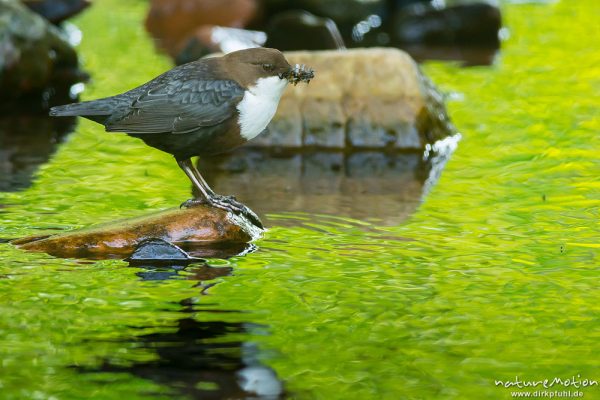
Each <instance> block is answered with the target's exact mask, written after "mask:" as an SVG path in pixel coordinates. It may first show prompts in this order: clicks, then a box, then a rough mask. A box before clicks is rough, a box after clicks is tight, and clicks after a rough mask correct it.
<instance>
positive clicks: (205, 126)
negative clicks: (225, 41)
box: [50, 47, 314, 227]
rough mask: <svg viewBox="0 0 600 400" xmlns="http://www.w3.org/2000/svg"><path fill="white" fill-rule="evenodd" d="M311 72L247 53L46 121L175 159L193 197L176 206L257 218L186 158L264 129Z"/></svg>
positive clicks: (174, 72)
mask: <svg viewBox="0 0 600 400" xmlns="http://www.w3.org/2000/svg"><path fill="white" fill-rule="evenodd" d="M313 77H314V71H313V70H312V69H310V68H308V67H306V66H304V65H297V64H296V65H294V66H292V65H290V63H289V62H288V61H287V60H286V58H285V56H284V55H283V53H281V52H280V51H279V50H277V49H270V48H262V47H259V48H250V49H244V50H238V51H234V52H231V53H228V54H225V55H222V56H217V57H210V58H202V59H199V60H196V61H192V62H190V63H187V64H183V65H180V66H178V67H175V68H173V69H171V70H169V71H167V72H165V73H163V74H161V75H159V76H158V77H156V78H154V79H152V80H150V81H148V82H147V83H144V84H143V85H141V86H138V87H136V88H134V89H131V90H129V91H127V92H124V93H121V94H118V95H115V96H111V97H106V98H101V99H97V100H91V101H84V102H80V103H73V104H67V105H62V106H56V107H52V108H51V109H50V115H51V116H57V117H63V116H64V117H66V116H71V117H72V116H81V117H84V118H87V119H90V120H92V121H95V122H97V123H100V124H102V125H104V127H105V130H106V131H107V132H123V133H126V134H128V135H129V136H132V137H135V138H139V139H141V140H143V141H144V142H145V143H146V144H147V145H149V146H151V147H154V148H156V149H159V150H162V151H163V152H166V153H169V154H171V155H173V156H174V157H175V160H176V161H177V164H178V165H179V167H180V168H181V169H182V171H183V172H184V173H185V174H186V175H187V177H188V178H189V179H190V181H191V182H192V184H193V186H195V187H196V188H197V189H198V190H197V191H198V194H199V195H198V197H196V198H194V199H190V200H188V201H186V202H184V203H182V205H181V206H182V207H193V206H196V205H198V204H207V205H211V206H213V207H217V208H221V209H224V210H227V211H232V212H234V213H236V214H243V215H245V216H246V217H248V218H249V219H250V221H251V222H253V223H254V224H255V225H257V226H260V227H263V225H262V222H261V221H260V219H259V218H258V217H257V216H256V214H254V212H252V211H251V210H250V209H249V208H248V207H246V206H245V205H243V204H241V203H240V202H238V201H237V200H236V199H235V197H233V196H223V195H218V194H216V193H215V192H214V191H213V190H212V189H211V188H210V187H209V185H208V184H207V183H206V181H205V180H204V178H203V177H202V175H201V174H200V172H199V171H198V170H197V169H196V168H195V166H194V164H193V163H192V160H191V159H192V157H195V156H203V155H214V154H220V153H225V152H228V151H230V150H233V149H235V148H236V147H238V146H240V145H242V144H244V143H246V142H247V141H249V140H251V139H253V138H254V137H256V136H258V135H259V134H260V133H261V132H263V131H264V130H265V128H266V127H267V125H268V123H269V122H270V121H271V119H272V118H273V116H274V115H275V112H276V110H277V106H278V104H279V100H280V99H281V96H282V94H283V91H284V89H285V88H286V86H287V85H288V84H289V83H292V84H294V85H296V84H297V83H299V82H302V81H304V82H306V83H308V82H310V80H311V79H312V78H313Z"/></svg>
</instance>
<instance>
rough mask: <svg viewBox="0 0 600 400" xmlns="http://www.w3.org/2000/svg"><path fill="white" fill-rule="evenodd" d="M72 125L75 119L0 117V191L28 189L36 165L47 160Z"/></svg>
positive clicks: (73, 126)
mask: <svg viewBox="0 0 600 400" xmlns="http://www.w3.org/2000/svg"><path fill="white" fill-rule="evenodd" d="M75 125H76V120H75V118H63V119H57V118H50V117H47V116H43V115H16V116H8V115H5V116H0V191H2V192H12V191H17V190H23V189H26V188H28V187H29V186H31V183H32V179H33V175H34V174H35V172H36V171H37V169H38V168H39V166H40V165H42V164H44V163H46V162H47V161H48V160H49V159H50V157H51V156H52V154H53V153H54V152H55V151H56V149H57V147H58V146H59V145H60V143H62V142H63V141H64V139H65V138H66V136H67V135H68V134H69V133H71V132H72V131H73V130H74V129H75Z"/></svg>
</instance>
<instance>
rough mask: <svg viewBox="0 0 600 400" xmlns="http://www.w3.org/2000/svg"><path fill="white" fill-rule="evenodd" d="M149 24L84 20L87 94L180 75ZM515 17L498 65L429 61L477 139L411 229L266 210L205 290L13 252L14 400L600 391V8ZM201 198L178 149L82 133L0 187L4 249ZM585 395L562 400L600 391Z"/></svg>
mask: <svg viewBox="0 0 600 400" xmlns="http://www.w3.org/2000/svg"><path fill="white" fill-rule="evenodd" d="M145 11H146V3H145V2H140V1H135V2H134V1H132V2H126V3H125V2H118V1H116V0H110V1H109V0H105V1H98V2H96V3H95V4H94V5H93V7H92V8H91V9H90V10H89V11H88V12H87V13H85V14H84V15H82V16H81V17H79V18H78V19H77V20H76V21H75V22H76V24H77V25H78V26H79V27H80V28H81V29H82V30H83V34H84V40H83V42H82V45H81V47H80V53H81V54H82V57H83V60H84V63H85V67H86V69H87V70H88V71H90V72H91V75H92V76H93V81H92V82H91V83H90V84H89V85H88V87H87V89H86V92H85V94H84V96H85V98H86V99H91V98H97V97H102V96H107V95H111V94H114V93H118V92H121V91H124V90H126V89H129V88H131V87H133V86H135V85H138V84H140V83H143V82H145V81H147V80H148V79H150V78H152V77H154V76H155V75H157V74H159V73H161V72H162V71H164V70H166V69H168V68H170V66H171V65H170V63H169V61H168V60H167V59H166V58H165V57H163V56H161V55H158V54H157V53H156V52H155V51H154V48H153V44H152V42H151V40H150V39H148V38H147V36H146V34H145V32H144V31H143V30H142V29H141V23H142V19H143V17H144V13H145ZM503 11H504V19H505V24H506V26H507V28H508V30H509V32H510V37H509V38H508V39H507V40H506V41H505V43H504V44H503V50H502V52H501V54H500V57H499V60H498V62H497V64H496V65H494V66H491V67H472V68H459V67H458V66H457V65H453V64H448V63H428V64H426V65H425V66H424V69H425V71H426V73H427V74H428V75H429V76H430V77H432V78H433V80H434V81H435V82H436V83H437V84H438V85H439V86H440V87H441V89H442V90H444V91H445V92H447V93H450V94H451V96H449V98H450V99H451V100H450V102H449V110H450V114H451V115H452V117H453V119H454V122H455V124H456V125H457V126H458V128H459V130H460V131H461V133H462V136H463V139H462V141H461V143H460V145H459V147H458V149H457V151H456V152H455V154H454V155H453V156H452V159H451V160H450V162H449V163H448V165H447V166H446V169H445V170H444V172H443V174H442V177H441V179H440V181H439V182H438V183H437V184H436V185H435V186H434V187H433V188H432V190H431V191H430V193H429V194H428V195H427V196H426V197H425V199H424V201H423V203H422V204H421V205H420V206H419V207H418V209H417V210H416V211H415V212H414V214H413V215H412V216H411V217H410V218H409V219H408V220H407V221H405V222H403V223H400V224H393V225H391V226H390V225H389V224H385V223H383V222H381V221H379V222H378V220H376V219H375V220H360V219H350V218H348V216H347V215H315V214H310V213H291V212H288V213H286V212H283V213H278V214H273V215H270V216H269V221H270V223H269V224H270V226H271V229H270V230H269V231H268V233H267V234H266V235H265V237H264V238H263V239H261V240H259V241H258V242H257V243H256V244H257V246H258V248H259V249H258V251H256V252H254V253H251V254H249V255H246V256H241V257H234V258H232V259H229V260H226V261H224V260H216V259H214V260H209V265H211V266H213V267H216V268H227V267H228V268H233V274H232V275H231V276H221V277H217V278H215V279H210V280H208V279H207V278H205V277H203V276H202V274H201V273H200V272H198V271H199V270H198V269H199V268H201V267H200V266H197V267H194V266H192V267H189V268H187V269H185V270H179V271H176V272H172V271H171V272H169V271H166V272H165V271H157V270H154V271H153V270H146V269H143V268H132V267H129V266H128V264H127V263H126V262H124V261H119V260H109V261H97V262H93V261H77V260H63V259H56V258H52V257H49V256H46V255H44V254H31V253H25V252H23V251H20V250H17V249H15V248H14V247H12V246H11V245H9V244H0V398H2V399H83V398H94V399H146V398H164V399H174V398H175V399H179V398H182V399H185V398H201V399H216V398H253V397H252V396H250V395H248V393H251V392H253V391H254V392H258V393H259V394H260V395H261V397H262V398H279V397H289V398H297V399H402V398H408V399H438V398H439V399H488V398H489V399H507V398H511V392H513V391H514V388H504V387H502V386H498V385H496V383H495V381H503V382H506V381H508V382H514V381H515V380H516V379H517V377H518V379H520V380H521V381H525V380H529V381H540V380H542V381H543V380H544V379H548V380H550V381H551V380H553V379H554V378H555V377H558V378H561V379H571V377H573V376H574V377H575V380H576V381H579V382H583V381H584V380H585V379H588V380H590V381H593V380H596V381H599V382H600V357H599V356H598V353H599V350H600V344H599V340H600V317H599V316H600V301H599V300H600V290H599V289H598V288H599V285H598V273H599V266H600V260H599V257H598V254H599V251H600V240H599V237H600V224H599V217H600V215H599V205H600V178H599V177H600V156H599V153H598V152H599V150H600V112H599V107H600V101H599V98H598V95H599V93H600V51H598V42H599V40H600V25H599V24H598V19H599V17H600V7H599V5H598V3H597V2H596V1H595V0H580V1H562V2H558V3H551V4H507V5H505V6H504V7H503ZM187 197H189V184H188V182H187V180H186V178H185V176H184V175H183V174H182V173H181V172H180V171H179V169H178V168H177V166H176V164H175V163H174V162H173V161H172V159H171V157H170V156H168V155H166V154H161V153H160V152H158V151H154V150H150V149H148V148H146V147H145V146H144V145H143V144H142V143H141V142H139V141H137V140H135V139H132V138H128V137H126V136H124V135H109V134H106V133H104V132H103V130H102V129H101V127H100V126H98V125H96V124H94V123H92V122H89V121H84V120H81V121H80V122H79V125H78V127H77V129H76V131H75V132H74V134H72V135H71V136H70V137H69V138H68V140H67V142H66V143H64V144H63V145H62V146H61V147H59V149H58V151H57V153H56V154H55V155H54V156H53V158H52V159H51V160H50V162H49V163H47V164H45V165H44V166H42V167H41V168H40V169H39V171H38V172H37V173H36V176H35V179H34V181H33V185H32V186H31V187H30V188H28V189H26V190H22V191H20V192H13V193H0V204H1V205H2V208H0V218H1V226H0V237H2V238H16V237H22V236H26V235H34V234H39V233H42V232H53V231H56V232H60V231H64V230H71V229H76V228H79V227H83V226H88V225H90V224H93V223H97V222H102V221H110V220H114V219H116V218H123V217H130V216H134V215H140V214H143V213H145V212H148V211H151V210H159V209H164V208H168V207H172V206H173V205H174V204H178V202H180V201H181V200H183V199H186V198H187ZM290 221H291V222H290ZM165 278H168V279H165ZM240 382H242V383H240ZM577 386H579V388H577V387H576V386H573V385H571V386H570V387H564V386H562V385H555V386H554V387H552V388H551V389H549V390H561V391H562V390H571V391H575V390H577V391H581V392H582V393H583V394H584V398H586V399H593V398H600V387H599V386H598V385H592V386H590V387H583V386H584V385H583V384H577ZM255 397H258V396H255Z"/></svg>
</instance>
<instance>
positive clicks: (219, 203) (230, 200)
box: [180, 194, 264, 228]
mask: <svg viewBox="0 0 600 400" xmlns="http://www.w3.org/2000/svg"><path fill="white" fill-rule="evenodd" d="M198 205H210V206H212V207H216V208H220V209H221V210H225V211H231V212H232V213H234V214H237V215H242V216H244V217H245V218H246V219H247V220H249V221H250V222H252V223H253V224H254V225H256V226H258V227H259V228H264V225H263V224H262V222H261V220H260V218H258V215H256V213H255V212H254V211H252V210H251V209H250V208H248V207H247V206H245V205H244V204H242V203H240V202H239V201H237V200H236V199H235V197H234V196H223V195H219V194H216V195H214V196H212V197H210V198H209V199H204V198H197V199H189V200H186V201H184V202H183V203H182V204H181V206H180V208H190V207H195V206H198Z"/></svg>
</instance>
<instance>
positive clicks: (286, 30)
mask: <svg viewBox="0 0 600 400" xmlns="http://www.w3.org/2000/svg"><path fill="white" fill-rule="evenodd" d="M266 46H267V47H273V48H276V49H279V50H327V49H343V48H345V45H344V39H342V35H341V33H340V31H339V30H338V27H337V25H336V24H335V22H333V20H332V19H330V18H321V17H317V16H315V15H313V14H311V13H309V12H306V11H299V10H295V11H286V12H283V13H280V14H277V15H275V16H273V17H272V18H271V20H270V21H269V24H268V26H267V43H266Z"/></svg>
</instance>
